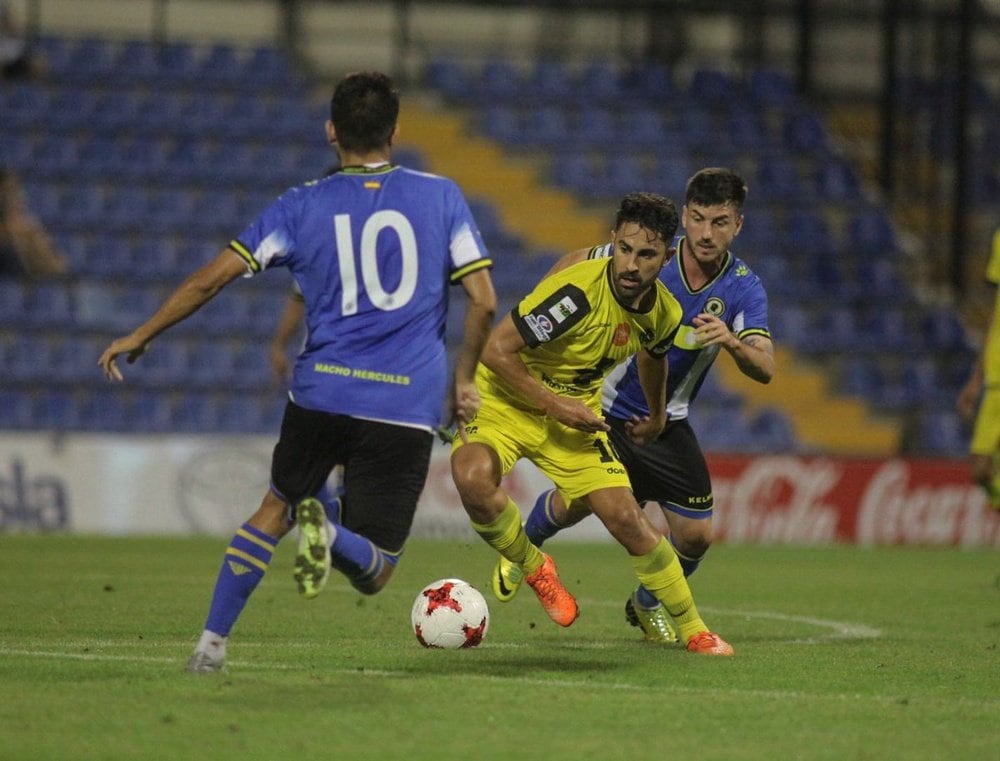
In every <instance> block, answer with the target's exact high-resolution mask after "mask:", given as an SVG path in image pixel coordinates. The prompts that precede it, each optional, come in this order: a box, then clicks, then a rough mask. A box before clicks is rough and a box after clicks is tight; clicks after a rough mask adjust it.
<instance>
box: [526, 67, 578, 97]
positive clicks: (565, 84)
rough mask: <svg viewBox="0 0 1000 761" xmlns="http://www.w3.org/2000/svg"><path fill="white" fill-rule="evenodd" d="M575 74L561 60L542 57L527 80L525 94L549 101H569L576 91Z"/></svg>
mask: <svg viewBox="0 0 1000 761" xmlns="http://www.w3.org/2000/svg"><path fill="white" fill-rule="evenodd" d="M573 79H574V78H573V76H572V75H571V73H570V72H569V70H568V69H567V68H566V64H564V63H563V62H562V61H561V60H559V59H556V58H540V59H539V60H537V61H536V62H535V65H534V67H533V68H532V70H531V71H530V72H529V74H528V76H527V77H526V81H525V94H526V95H529V96H530V97H532V98H537V99H539V100H541V101H545V102H548V103H561V102H565V101H569V100H570V99H571V97H572V96H573V94H574V92H575V91H576V88H575V84H574V81H573Z"/></svg>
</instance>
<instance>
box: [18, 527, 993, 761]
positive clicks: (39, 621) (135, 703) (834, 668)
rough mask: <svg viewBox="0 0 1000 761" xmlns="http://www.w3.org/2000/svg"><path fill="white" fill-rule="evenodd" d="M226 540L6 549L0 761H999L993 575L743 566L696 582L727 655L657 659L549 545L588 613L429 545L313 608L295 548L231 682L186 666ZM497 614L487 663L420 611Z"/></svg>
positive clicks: (622, 586) (711, 565) (623, 591)
mask: <svg viewBox="0 0 1000 761" xmlns="http://www.w3.org/2000/svg"><path fill="white" fill-rule="evenodd" d="M224 546H225V540H224V539H218V538H216V539H195V540H188V539H132V538H121V539H115V538H101V539H97V538H77V537H64V536H0V584H2V586H0V590H2V591H0V600H2V605H0V615H2V618H0V690H2V695H3V700H0V758H2V759H13V760H20V759H25V760H26V761H27V760H28V759H30V760H32V761H37V760H40V759H58V760H59V761H64V760H65V759H74V760H76V759H102V760H103V759H108V760H113V759H129V760H130V761H133V760H134V759H144V760H147V759H199V760H200V759H210V760H211V761H228V760H229V759H240V760H243V761H246V760H248V759H306V758H310V759H320V758H330V759H416V760H417V761H419V760H421V759H463V760H467V759H514V760H516V761H531V760H533V759H544V760H546V761H558V760H560V759H569V758H572V759H595V760H604V759H629V760H630V761H631V760H633V759H646V758H652V759H664V760H666V759H685V758H698V759H725V760H726V761H729V760H730V759H736V760H742V759H750V760H753V759H762V760H763V759H767V761H788V760H789V759H836V760H837V761H844V760H845V759H852V760H853V759H906V760H907V761H912V760H914V759H935V760H936V759H949V761H959V760H961V759H970V760H972V759H974V760H975V761H981V760H982V759H989V758H997V753H998V750H997V749H998V748H1000V652H998V648H997V643H998V641H1000V579H998V577H1000V554H998V553H997V552H996V551H988V550H986V551H959V550H950V549H878V550H860V549H853V548H822V549H804V548H795V549H792V548H782V547H728V546H720V547H716V548H714V549H713V550H712V553H711V555H710V557H709V560H708V561H707V562H706V563H705V564H704V566H703V567H702V569H701V570H700V571H699V572H698V574H697V575H696V576H695V577H694V579H693V586H694V591H695V595H696V599H697V600H698V601H699V603H700V607H701V610H702V613H703V615H704V617H705V618H706V620H707V621H708V622H709V624H710V625H711V626H712V627H713V628H714V629H716V630H717V631H718V632H719V633H721V634H722V635H723V636H724V637H725V638H726V639H727V640H729V641H730V642H731V643H732V644H733V645H734V646H735V648H736V657H735V658H732V659H726V658H710V657H705V656H695V655H690V654H688V653H685V652H683V651H682V650H680V649H674V648H663V647H658V646H655V645H647V644H645V643H643V642H642V641H641V640H640V639H639V637H638V632H637V630H635V629H632V628H630V627H629V626H627V625H626V624H625V621H624V614H623V612H622V607H623V604H624V602H625V598H626V596H627V594H628V592H629V590H630V588H631V585H632V583H633V579H632V576H631V573H630V565H629V563H628V560H627V558H626V556H625V554H624V552H623V551H622V550H620V549H619V548H618V547H617V546H615V545H610V544H607V545H581V544H575V543H572V542H562V541H560V542H553V543H551V544H550V545H549V546H548V549H549V550H550V551H551V552H552V554H553V555H554V556H555V557H556V559H557V561H558V562H559V566H560V571H561V574H562V577H563V579H564V581H565V582H566V583H567V586H569V587H570V589H572V590H573V591H574V592H575V593H576V594H577V596H578V598H579V601H580V608H581V614H580V618H579V620H578V621H577V622H576V623H575V624H574V625H573V626H572V627H570V628H569V629H566V630H563V629H560V628H559V627H557V626H555V625H554V624H551V623H549V622H548V620H547V619H546V618H545V616H544V614H542V612H541V608H540V607H539V605H538V603H537V602H536V601H535V599H534V597H533V596H532V595H531V594H530V590H527V589H525V590H523V591H522V594H521V595H520V596H519V597H518V598H516V599H515V600H513V601H512V602H510V603H507V604H500V603H497V602H492V596H491V595H490V594H489V592H488V585H487V583H486V579H487V574H488V571H489V568H490V566H491V563H492V556H491V554H490V552H491V551H490V550H489V549H488V548H487V547H486V546H485V545H483V544H481V543H480V542H479V541H478V540H470V541H468V542H451V543H444V542H441V543H438V542H429V541H414V542H412V543H411V545H410V546H409V548H408V550H407V553H406V555H405V557H404V559H403V561H402V564H401V566H400V568H399V570H398V571H397V574H396V576H395V578H394V579H393V581H392V583H391V584H390V586H389V588H388V589H386V590H385V591H384V592H383V593H382V594H380V595H378V596H377V597H372V598H363V597H362V596H360V595H359V594H357V593H356V592H354V591H353V590H351V589H350V588H349V587H348V586H347V584H346V583H345V582H343V580H342V579H341V578H340V577H335V578H334V579H332V580H331V583H330V585H329V586H327V588H326V589H325V590H324V591H323V593H322V594H321V595H320V597H319V598H317V599H315V600H310V601H306V600H303V599H300V598H299V596H298V595H297V594H296V592H295V586H294V582H293V581H292V568H291V565H292V559H293V554H294V542H293V541H292V540H291V539H289V540H286V542H285V543H283V544H282V545H281V547H280V548H279V551H278V553H277V554H276V555H275V560H274V562H273V563H272V566H271V571H270V573H269V575H268V577H267V578H266V579H265V581H264V583H263V585H262V586H261V587H260V589H259V590H258V592H257V594H256V595H255V596H254V598H253V599H252V600H251V602H250V605H249V607H248V609H247V612H246V614H245V615H244V617H243V619H242V621H240V623H239V624H238V626H237V629H236V631H235V632H234V636H233V637H232V639H231V641H230V651H229V659H230V664H229V672H228V674H226V675H221V676H218V675H213V676H200V675H199V676H193V675H189V674H186V673H184V670H183V669H184V663H185V660H186V659H187V657H188V655H189V653H190V650H191V648H192V646H193V644H194V642H195V640H196V638H197V635H198V634H199V632H200V629H201V626H202V623H203V620H204V616H205V611H206V607H207V604H208V599H209V595H210V594H211V590H212V585H213V583H214V579H215V573H216V569H217V567H218V564H219V562H220V559H221V553H222V550H223V549H224ZM445 576H459V577H462V578H465V579H466V580H468V581H471V582H472V583H473V584H476V585H477V586H479V588H480V589H481V590H482V591H484V593H486V594H487V599H488V600H491V610H492V624H491V628H490V631H489V634H488V636H487V638H486V641H485V643H484V644H483V645H482V646H481V647H480V648H478V649H476V650H468V651H430V650H424V649H423V648H421V647H420V646H419V645H418V644H417V642H416V640H415V639H414V637H413V635H412V634H411V632H410V630H409V612H410V605H411V603H412V599H413V596H414V595H415V594H416V593H417V591H419V589H420V588H421V587H422V586H423V585H424V584H426V583H427V582H430V581H433V580H435V579H437V578H441V577H445Z"/></svg>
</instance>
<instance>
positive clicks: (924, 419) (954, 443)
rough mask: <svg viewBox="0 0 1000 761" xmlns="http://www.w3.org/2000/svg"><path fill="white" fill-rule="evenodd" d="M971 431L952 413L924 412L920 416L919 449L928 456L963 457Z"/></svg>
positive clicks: (966, 424)
mask: <svg viewBox="0 0 1000 761" xmlns="http://www.w3.org/2000/svg"><path fill="white" fill-rule="evenodd" d="M971 436H972V430H971V427H970V426H969V424H968V423H966V422H965V421H963V420H962V419H961V418H960V417H959V416H958V415H957V414H955V413H954V412H944V411H931V410H925V411H924V412H923V413H922V415H921V426H920V442H919V449H920V450H922V451H924V452H927V453H928V454H935V455H947V456H952V457H961V456H964V455H965V454H966V453H967V452H968V449H969V441H970V439H971Z"/></svg>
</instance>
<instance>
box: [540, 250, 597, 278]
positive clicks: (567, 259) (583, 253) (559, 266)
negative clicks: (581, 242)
mask: <svg viewBox="0 0 1000 761" xmlns="http://www.w3.org/2000/svg"><path fill="white" fill-rule="evenodd" d="M589 251H590V249H589V248H578V249H577V250H576V251H570V252H569V253H568V254H566V255H564V256H562V257H560V259H559V261H557V262H556V263H555V264H553V265H552V267H551V269H549V271H548V272H546V273H545V277H543V278H542V280H544V279H545V278H546V277H551V276H552V275H554V274H556V273H557V272H562V271H563V270H564V269H566V268H567V267H572V266H573V265H574V264H578V263H579V262H582V261H584V260H585V259H586V258H587V253H588V252H589Z"/></svg>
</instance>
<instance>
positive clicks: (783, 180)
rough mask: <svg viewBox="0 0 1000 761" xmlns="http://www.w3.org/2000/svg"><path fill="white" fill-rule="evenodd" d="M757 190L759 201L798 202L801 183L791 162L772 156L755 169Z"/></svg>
mask: <svg viewBox="0 0 1000 761" xmlns="http://www.w3.org/2000/svg"><path fill="white" fill-rule="evenodd" d="M756 179H757V190H756V192H757V193H758V194H759V197H760V199H763V200H765V201H771V202H775V201H778V202H781V201H798V200H801V198H802V183H801V182H800V181H799V175H798V171H797V170H796V169H795V165H794V164H793V163H792V162H791V160H789V159H787V158H785V157H783V156H777V155H775V156H772V157H771V158H769V159H766V160H765V161H763V162H762V163H761V165H760V167H759V168H758V169H757V176H756Z"/></svg>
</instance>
